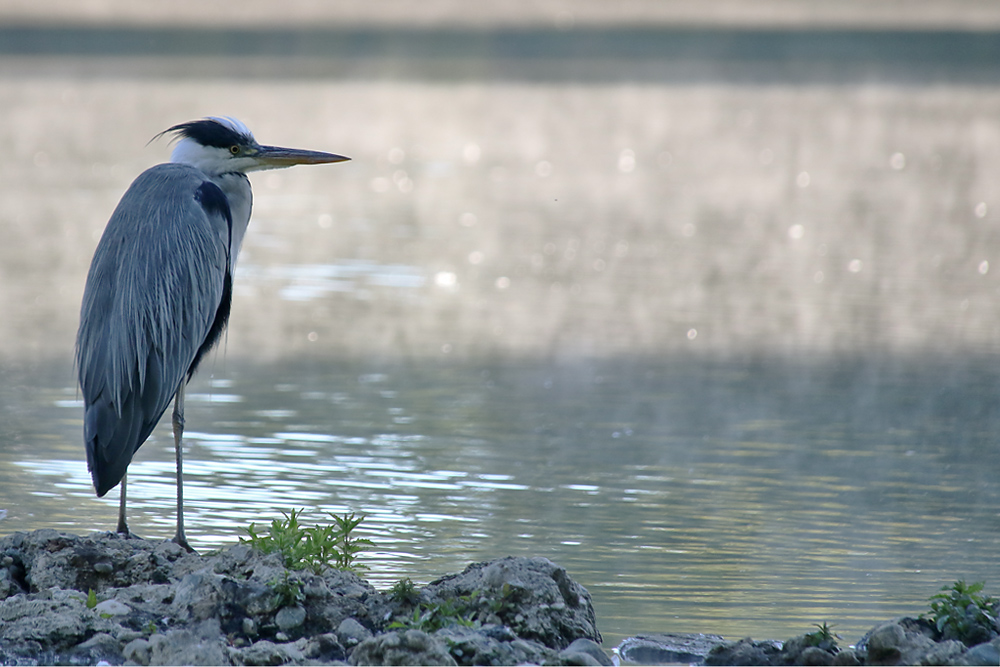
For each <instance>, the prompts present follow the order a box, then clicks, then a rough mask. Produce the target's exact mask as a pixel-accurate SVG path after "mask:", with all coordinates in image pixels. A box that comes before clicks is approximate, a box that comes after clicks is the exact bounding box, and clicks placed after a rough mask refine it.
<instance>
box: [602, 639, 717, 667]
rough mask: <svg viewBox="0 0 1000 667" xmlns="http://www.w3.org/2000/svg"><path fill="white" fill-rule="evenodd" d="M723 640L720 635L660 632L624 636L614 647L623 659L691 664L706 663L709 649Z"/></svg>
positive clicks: (657, 663) (665, 663)
mask: <svg viewBox="0 0 1000 667" xmlns="http://www.w3.org/2000/svg"><path fill="white" fill-rule="evenodd" d="M725 643H726V640H725V639H723V638H722V637H720V636H719V635H705V634H697V633H693V634H675V633H663V634H650V635H636V636H635V637H626V638H625V639H623V640H622V642H621V643H620V644H618V646H617V649H618V655H619V656H621V659H622V661H623V662H631V663H634V664H638V665H673V664H678V663H679V664H683V665H690V664H701V663H703V662H705V657H706V656H707V655H708V653H709V651H711V650H712V649H713V648H715V647H716V646H719V645H721V644H725Z"/></svg>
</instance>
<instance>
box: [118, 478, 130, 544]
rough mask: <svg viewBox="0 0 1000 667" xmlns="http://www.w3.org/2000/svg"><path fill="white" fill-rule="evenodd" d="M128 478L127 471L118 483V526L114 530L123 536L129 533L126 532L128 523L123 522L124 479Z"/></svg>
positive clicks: (127, 535)
mask: <svg viewBox="0 0 1000 667" xmlns="http://www.w3.org/2000/svg"><path fill="white" fill-rule="evenodd" d="M126 479H128V473H125V474H124V475H122V481H121V483H120V484H119V485H118V486H119V489H120V490H121V497H120V499H119V500H118V528H117V529H116V532H119V533H121V534H122V535H124V536H125V537H129V536H130V535H131V533H129V532H128V524H127V523H125V480H126Z"/></svg>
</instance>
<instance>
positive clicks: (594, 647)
mask: <svg viewBox="0 0 1000 667" xmlns="http://www.w3.org/2000/svg"><path fill="white" fill-rule="evenodd" d="M559 657H560V658H561V659H562V661H563V662H564V663H565V664H568V665H582V664H588V665H608V666H610V665H614V663H613V662H612V661H611V658H610V657H609V656H608V654H607V653H605V652H604V649H602V648H601V645H600V644H598V643H597V642H595V641H594V640H593V639H586V638H582V637H581V638H580V639H575V640H573V642H572V643H571V644H570V645H569V646H567V647H566V648H564V649H563V650H562V651H560V652H559ZM586 658H589V659H590V660H591V661H592V662H577V661H578V660H585V659H586Z"/></svg>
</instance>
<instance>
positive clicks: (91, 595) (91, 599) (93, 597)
mask: <svg viewBox="0 0 1000 667" xmlns="http://www.w3.org/2000/svg"><path fill="white" fill-rule="evenodd" d="M96 606H97V593H95V592H94V589H93V588H91V589H88V590H87V609H93V608H94V607H96Z"/></svg>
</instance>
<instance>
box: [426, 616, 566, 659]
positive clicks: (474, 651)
mask: <svg viewBox="0 0 1000 667" xmlns="http://www.w3.org/2000/svg"><path fill="white" fill-rule="evenodd" d="M434 636H435V637H436V638H437V639H440V640H442V641H444V643H445V644H446V645H447V646H448V652H449V653H450V654H451V657H452V658H453V659H454V660H455V661H456V662H457V663H458V664H460V665H523V664H535V665H541V664H558V663H560V662H562V659H561V658H560V656H559V654H558V653H556V651H555V650H553V649H551V648H548V647H546V646H543V645H541V644H539V643H538V642H536V641H532V640H530V639H519V638H518V637H517V635H515V634H514V633H513V632H511V631H510V629H509V628H506V627H504V626H499V625H489V624H488V625H484V626H481V627H480V628H478V629H473V628H470V627H467V626H462V625H452V626H450V627H447V628H444V629H442V630H438V631H437V632H435V633H434Z"/></svg>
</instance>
